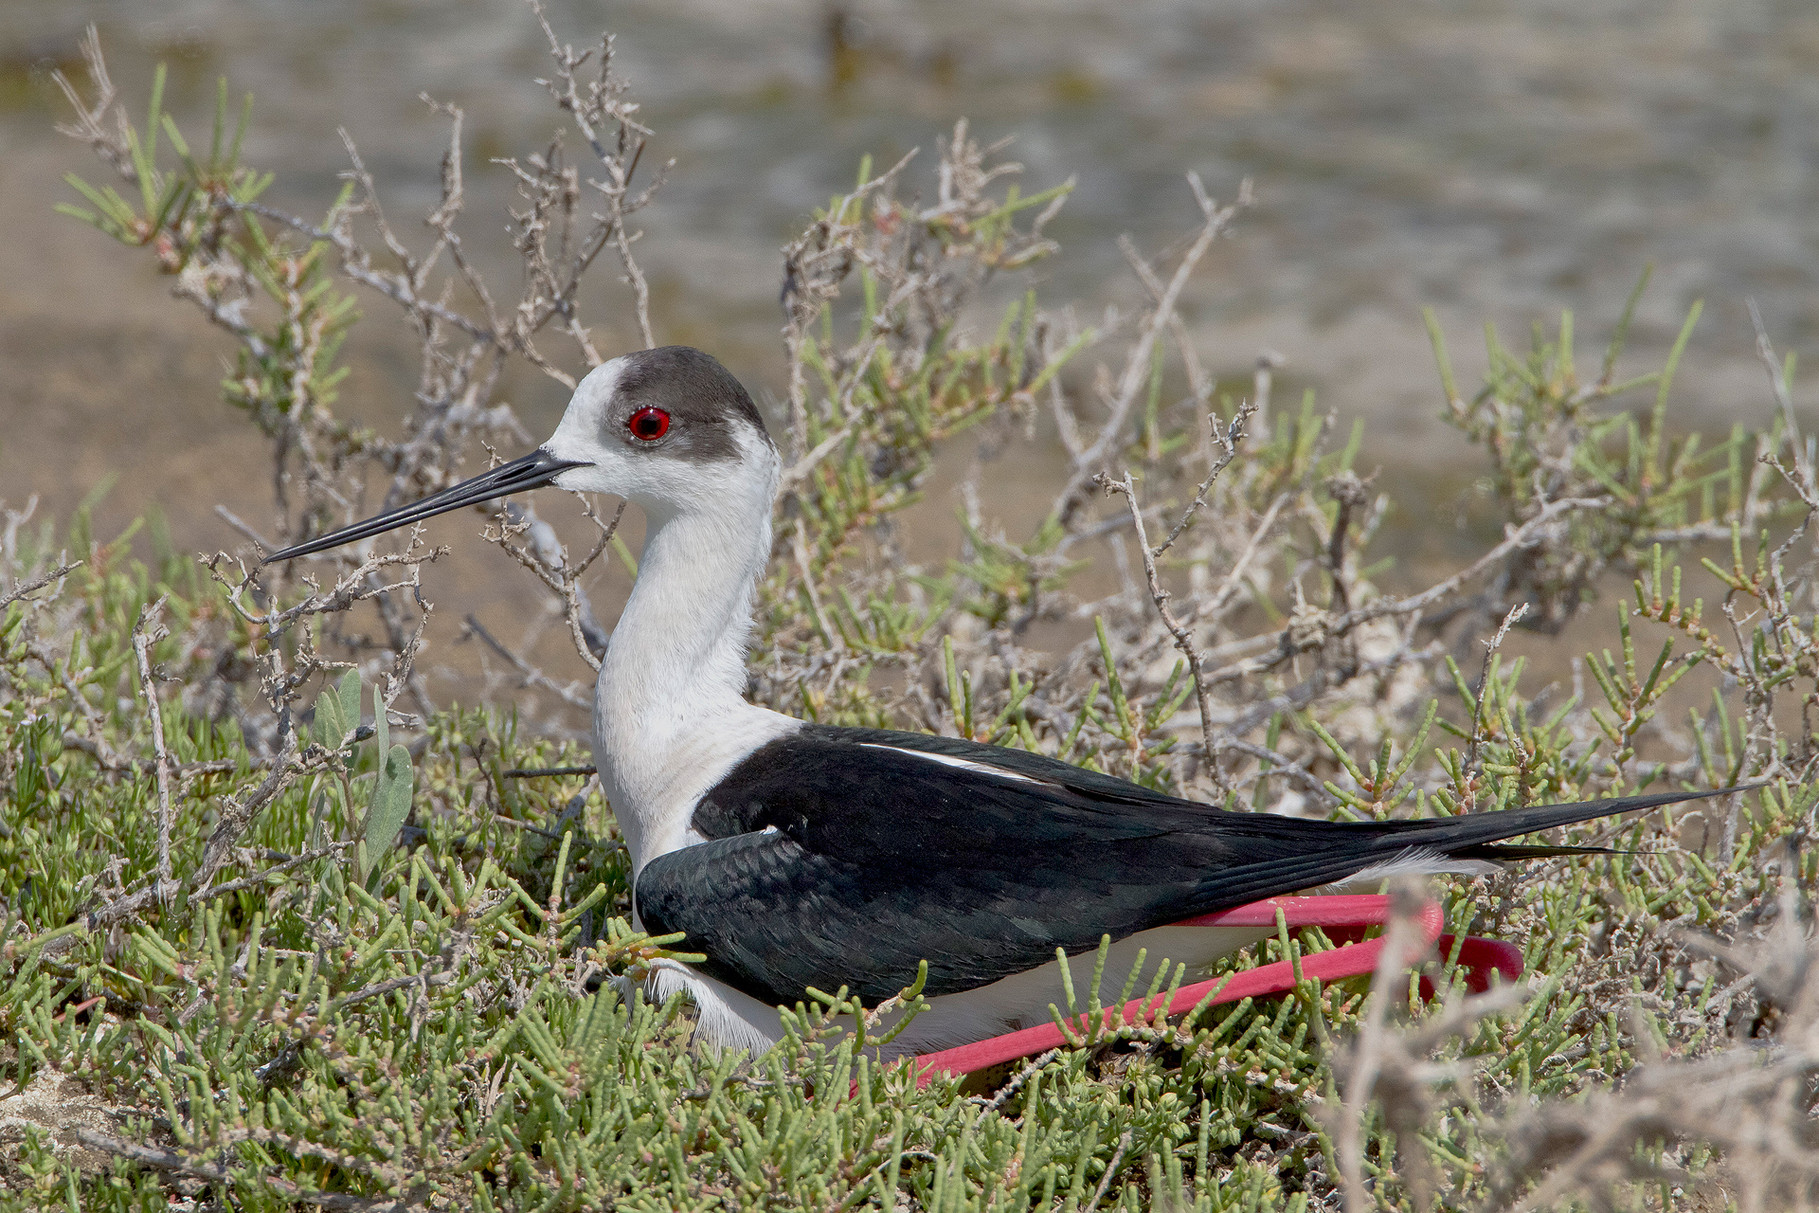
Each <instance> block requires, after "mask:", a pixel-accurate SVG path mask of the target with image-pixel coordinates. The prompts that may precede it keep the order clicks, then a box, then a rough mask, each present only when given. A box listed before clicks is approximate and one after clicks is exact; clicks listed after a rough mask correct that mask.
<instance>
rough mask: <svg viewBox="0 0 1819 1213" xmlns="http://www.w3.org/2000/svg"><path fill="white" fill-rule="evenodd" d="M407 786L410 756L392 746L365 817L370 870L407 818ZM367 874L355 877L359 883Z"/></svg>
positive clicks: (389, 845)
mask: <svg viewBox="0 0 1819 1213" xmlns="http://www.w3.org/2000/svg"><path fill="white" fill-rule="evenodd" d="M382 718H383V714H382ZM411 784H412V772H411V752H410V751H409V750H407V749H405V748H404V747H403V746H401V745H395V746H392V747H391V748H390V749H388V750H386V751H385V752H384V758H383V760H382V763H381V765H380V768H379V777H378V778H377V779H376V780H375V781H374V783H373V803H372V807H371V808H370V809H369V810H368V811H367V814H366V840H365V841H366V862H367V863H368V864H369V865H370V867H371V869H372V870H377V869H378V867H379V862H380V861H381V860H382V859H384V858H385V853H386V852H387V851H389V850H391V848H392V844H393V843H394V842H396V841H397V840H398V831H399V830H401V829H403V828H404V819H405V818H406V817H409V816H410V812H411ZM369 874H370V873H369V872H361V873H360V874H359V876H360V879H361V881H362V883H364V882H365V880H366V878H367V876H368V875H369Z"/></svg>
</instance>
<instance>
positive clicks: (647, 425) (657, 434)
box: [625, 405, 669, 442]
mask: <svg viewBox="0 0 1819 1213" xmlns="http://www.w3.org/2000/svg"><path fill="white" fill-rule="evenodd" d="M625 428H626V429H628V430H630V431H631V432H632V437H634V438H637V439H640V440H642V441H644V442H655V441H657V439H659V438H661V437H663V436H664V435H665V434H667V433H669V414H668V413H666V412H664V411H663V410H662V409H660V408H653V407H651V406H648V405H647V406H646V407H644V408H641V409H639V410H638V411H637V412H635V413H633V414H632V415H631V416H630V417H627V418H626V419H625Z"/></svg>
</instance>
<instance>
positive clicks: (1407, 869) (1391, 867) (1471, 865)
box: [1326, 847, 1503, 889]
mask: <svg viewBox="0 0 1819 1213" xmlns="http://www.w3.org/2000/svg"><path fill="white" fill-rule="evenodd" d="M1502 870H1503V869H1502V868H1501V867H1500V866H1499V865H1497V864H1496V863H1493V862H1492V861H1490V860H1488V859H1454V858H1453V857H1452V856H1450V855H1448V854H1446V853H1445V852H1443V851H1439V850H1436V849H1435V848H1433V847H1409V848H1408V849H1407V850H1405V851H1403V852H1401V853H1400V854H1398V855H1396V856H1395V857H1394V858H1391V859H1386V860H1383V861H1382V862H1381V863H1374V864H1372V865H1371V866H1370V867H1368V868H1365V869H1363V870H1362V871H1358V872H1354V873H1352V874H1351V875H1350V876H1347V877H1346V878H1345V879H1344V880H1336V881H1334V882H1333V883H1332V884H1330V885H1328V886H1326V887H1328V888H1333V889H1343V888H1362V887H1364V886H1367V885H1379V884H1382V883H1383V882H1384V881H1386V880H1393V879H1395V878H1396V877H1398V876H1440V875H1451V876H1489V875H1491V874H1492V873H1495V872H1500V871H1502Z"/></svg>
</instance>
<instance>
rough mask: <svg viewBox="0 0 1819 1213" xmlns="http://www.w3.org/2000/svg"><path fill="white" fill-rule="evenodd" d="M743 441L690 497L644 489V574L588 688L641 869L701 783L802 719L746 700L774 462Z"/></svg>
mask: <svg viewBox="0 0 1819 1213" xmlns="http://www.w3.org/2000/svg"><path fill="white" fill-rule="evenodd" d="M754 448H755V444H754ZM746 453H747V456H748V457H747V458H746V459H745V460H742V461H740V463H739V464H737V465H730V466H729V467H728V468H726V469H725V470H724V471H723V472H722V474H721V475H719V476H717V477H715V478H714V479H713V480H711V481H709V482H708V483H706V484H704V485H703V490H704V491H701V492H698V493H693V494H690V495H689V498H688V500H687V501H686V502H685V503H683V504H680V505H678V504H677V503H675V502H673V501H650V500H645V501H643V502H641V504H643V505H644V507H645V515H646V519H647V525H648V527H649V531H648V535H647V538H646V540H645V544H644V553H643V556H642V557H641V558H640V561H639V567H638V580H637V584H636V585H634V586H633V587H632V595H631V598H630V600H629V601H628V602H627V603H626V605H625V611H624V613H623V614H621V616H620V618H619V624H618V626H617V627H616V628H614V629H613V635H612V639H611V640H610V641H609V642H608V643H607V646H606V655H605V658H604V659H603V661H602V662H601V666H600V682H599V686H598V689H597V690H596V693H595V696H594V761H595V764H596V766H597V767H598V768H599V771H600V782H601V787H602V789H603V790H604V791H605V793H606V796H607V799H608V800H609V801H610V802H611V804H612V808H613V812H614V815H615V816H616V817H617V818H618V821H619V825H620V830H621V832H622V833H623V834H624V836H625V841H626V846H627V848H628V849H629V850H630V852H631V858H632V867H633V870H634V871H636V870H638V869H641V868H642V867H643V866H644V864H646V863H648V862H649V861H650V860H652V859H654V858H656V857H657V856H658V855H661V854H664V853H665V852H668V851H671V850H674V849H676V848H677V847H679V846H683V845H685V844H686V843H687V842H688V841H690V839H689V838H688V836H687V834H688V829H689V817H690V815H691V814H692V813H693V811H694V807H695V804H696V802H697V801H698V800H699V799H700V797H701V795H702V793H703V792H705V791H706V790H707V789H708V788H709V787H711V786H713V784H714V783H715V782H718V780H719V779H720V778H721V777H722V776H723V775H725V774H726V772H727V771H728V770H729V769H730V768H731V767H732V766H733V764H734V763H736V762H737V761H738V760H739V759H741V758H743V757H744V756H745V755H746V754H747V753H749V752H750V751H751V750H752V749H753V748H755V746H757V745H761V744H763V743H764V742H765V741H767V740H769V739H770V738H771V737H774V736H777V735H778V734H779V733H781V732H784V731H787V729H789V728H793V727H796V724H797V722H795V721H793V720H790V719H789V718H787V717H782V716H779V715H777V714H776V713H773V712H769V711H766V710H764V709H762V708H757V707H754V706H753V705H751V704H749V703H747V702H746V701H745V695H744V693H745V684H746V671H745V650H746V642H747V640H748V638H749V636H750V633H751V627H752V605H753V597H754V594H755V592H756V583H757V580H758V578H759V577H760V576H761V575H762V574H763V572H764V567H765V564H766V562H767V561H768V560H769V558H770V546H771V525H770V511H771V503H772V500H773V498H774V495H775V492H776V484H777V470H778V469H777V460H776V456H775V454H774V453H773V452H772V451H771V450H770V448H769V447H768V445H766V446H765V447H764V449H763V450H762V451H761V452H760V451H758V450H756V449H748V451H747V452H746Z"/></svg>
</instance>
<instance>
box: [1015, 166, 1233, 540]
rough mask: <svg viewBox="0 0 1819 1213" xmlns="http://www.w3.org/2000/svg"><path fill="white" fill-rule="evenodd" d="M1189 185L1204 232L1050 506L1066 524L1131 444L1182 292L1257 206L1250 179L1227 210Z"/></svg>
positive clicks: (1195, 183)
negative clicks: (1134, 418) (1134, 416)
mask: <svg viewBox="0 0 1819 1213" xmlns="http://www.w3.org/2000/svg"><path fill="white" fill-rule="evenodd" d="M1187 182H1188V186H1189V187H1190V188H1191V189H1192V190H1193V191H1194V201H1195V202H1197V203H1198V204H1199V206H1200V213H1201V216H1202V218H1203V222H1202V224H1201V227H1200V231H1199V233H1198V234H1197V235H1196V236H1195V237H1194V240H1193V243H1191V244H1190V245H1188V247H1187V251H1186V252H1184V253H1182V254H1181V260H1180V261H1179V262H1177V263H1176V266H1175V272H1174V273H1173V274H1172V275H1171V276H1170V277H1169V281H1168V285H1167V286H1166V287H1165V288H1164V289H1163V292H1162V295H1161V298H1159V299H1158V300H1157V301H1156V306H1155V307H1154V309H1152V310H1151V312H1150V314H1149V316H1148V318H1147V319H1146V320H1145V321H1144V323H1143V325H1142V327H1141V328H1140V329H1139V331H1138V336H1137V340H1136V341H1135V342H1134V343H1132V345H1131V347H1130V349H1129V351H1128V352H1127V353H1126V354H1125V358H1124V369H1123V371H1122V372H1121V373H1120V374H1119V376H1118V384H1117V388H1116V391H1115V392H1114V393H1113V394H1112V395H1111V397H1110V399H1109V401H1108V410H1107V415H1106V418H1105V420H1104V421H1103V422H1102V423H1101V425H1100V427H1099V434H1098V437H1096V438H1095V439H1094V440H1093V442H1092V444H1091V445H1089V446H1088V447H1087V448H1086V449H1085V450H1084V451H1082V452H1081V453H1080V455H1079V456H1078V457H1077V458H1076V459H1075V460H1074V462H1073V469H1072V471H1071V472H1070V473H1069V474H1068V479H1067V482H1066V483H1065V484H1064V485H1063V486H1062V489H1061V492H1060V493H1059V494H1057V495H1056V497H1055V502H1054V504H1053V505H1052V506H1051V507H1049V513H1050V514H1051V515H1053V516H1054V517H1055V518H1057V519H1058V520H1060V521H1061V522H1062V523H1063V524H1066V523H1067V522H1068V521H1069V520H1071V518H1072V517H1073V514H1074V511H1075V510H1077V509H1079V508H1080V506H1081V504H1082V503H1083V502H1084V501H1085V493H1086V489H1087V488H1088V487H1089V486H1091V485H1092V483H1093V478H1094V477H1095V476H1097V475H1099V474H1100V473H1101V472H1102V471H1103V470H1104V468H1103V464H1104V462H1105V460H1106V459H1107V458H1108V457H1109V456H1110V455H1111V453H1112V450H1113V449H1114V448H1115V447H1116V446H1118V445H1119V444H1120V443H1122V442H1124V441H1126V440H1127V432H1126V429H1127V425H1128V423H1129V421H1130V415H1131V411H1132V410H1133V409H1134V408H1136V406H1137V401H1138V399H1139V398H1140V396H1141V395H1142V392H1143V388H1144V385H1145V383H1147V381H1148V379H1149V375H1150V363H1151V353H1152V351H1153V350H1154V349H1155V345H1156V341H1157V340H1158V339H1159V338H1160V337H1161V334H1162V330H1163V329H1164V328H1167V327H1168V323H1169V318H1170V317H1171V316H1173V315H1174V314H1175V307H1176V305H1177V304H1178V303H1179V302H1180V299H1181V292H1182V291H1183V290H1185V289H1186V288H1187V284H1188V281H1189V280H1190V279H1191V278H1192V277H1193V275H1194V271H1195V270H1196V269H1198V268H1199V267H1200V262H1201V260H1202V259H1204V258H1205V256H1206V254H1207V252H1208V251H1209V250H1210V249H1211V248H1212V247H1213V241H1215V240H1217V239H1218V238H1219V237H1220V236H1221V235H1223V234H1224V233H1225V231H1226V230H1227V229H1228V228H1229V227H1230V226H1231V222H1232V220H1233V219H1234V218H1236V217H1237V215H1238V213H1239V212H1240V211H1242V210H1244V209H1246V208H1248V207H1249V206H1250V205H1251V191H1250V182H1249V181H1248V180H1247V181H1245V182H1244V183H1243V184H1241V185H1240V186H1239V187H1238V199H1237V201H1236V202H1234V203H1232V204H1231V205H1229V206H1224V207H1221V206H1219V205H1218V204H1216V203H1215V202H1214V201H1213V200H1212V199H1211V198H1210V197H1208V196H1207V193H1206V187H1205V186H1203V185H1201V183H1200V178H1199V177H1198V176H1197V175H1195V174H1193V173H1189V174H1188V175H1187Z"/></svg>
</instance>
